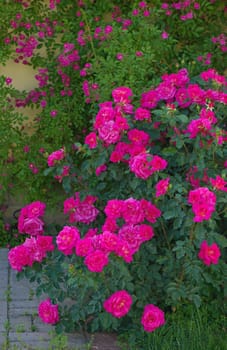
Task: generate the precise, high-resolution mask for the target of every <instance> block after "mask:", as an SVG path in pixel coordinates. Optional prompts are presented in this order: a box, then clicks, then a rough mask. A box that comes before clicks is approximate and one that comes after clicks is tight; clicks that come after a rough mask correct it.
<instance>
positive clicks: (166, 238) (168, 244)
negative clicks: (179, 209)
mask: <svg viewBox="0 0 227 350" xmlns="http://www.w3.org/2000/svg"><path fill="white" fill-rule="evenodd" d="M160 221H161V227H162V232H163V234H164V237H165V240H166V243H167V246H168V248H169V250H171V246H170V243H169V240H168V236H167V232H166V229H165V226H164V224H163V221H162V220H160Z"/></svg>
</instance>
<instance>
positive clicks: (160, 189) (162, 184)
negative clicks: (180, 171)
mask: <svg viewBox="0 0 227 350" xmlns="http://www.w3.org/2000/svg"><path fill="white" fill-rule="evenodd" d="M169 180H170V179H169V177H168V178H167V179H163V180H160V181H159V182H158V183H157V184H156V185H155V189H156V193H155V197H159V196H163V195H164V194H165V193H166V192H167V191H168V187H169Z"/></svg>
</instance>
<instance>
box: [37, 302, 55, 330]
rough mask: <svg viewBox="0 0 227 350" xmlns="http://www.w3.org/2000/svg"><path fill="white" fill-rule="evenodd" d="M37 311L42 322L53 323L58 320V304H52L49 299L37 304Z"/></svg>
mask: <svg viewBox="0 0 227 350" xmlns="http://www.w3.org/2000/svg"><path fill="white" fill-rule="evenodd" d="M38 313H39V317H40V318H41V320H42V321H43V322H44V323H49V324H55V323H57V322H58V321H59V314H58V305H54V304H52V303H51V300H50V299H46V300H44V301H42V302H41V303H40V304H39V307H38Z"/></svg>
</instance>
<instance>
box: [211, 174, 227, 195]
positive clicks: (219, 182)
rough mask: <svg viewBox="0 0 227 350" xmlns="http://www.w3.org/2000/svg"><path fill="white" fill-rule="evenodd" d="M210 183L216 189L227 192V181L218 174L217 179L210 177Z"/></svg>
mask: <svg viewBox="0 0 227 350" xmlns="http://www.w3.org/2000/svg"><path fill="white" fill-rule="evenodd" d="M210 183H211V184H212V186H213V188H214V189H215V190H219V191H224V192H227V181H225V180H224V179H223V178H222V177H221V176H219V175H217V176H216V178H215V179H212V178H210Z"/></svg>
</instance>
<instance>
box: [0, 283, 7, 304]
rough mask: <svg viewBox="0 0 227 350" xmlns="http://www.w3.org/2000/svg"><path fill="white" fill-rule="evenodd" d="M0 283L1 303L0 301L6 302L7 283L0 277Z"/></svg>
mask: <svg viewBox="0 0 227 350" xmlns="http://www.w3.org/2000/svg"><path fill="white" fill-rule="evenodd" d="M0 281H1V286H0V302H1V301H6V300H7V296H8V284H7V281H4V279H2V278H1V277H0Z"/></svg>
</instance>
